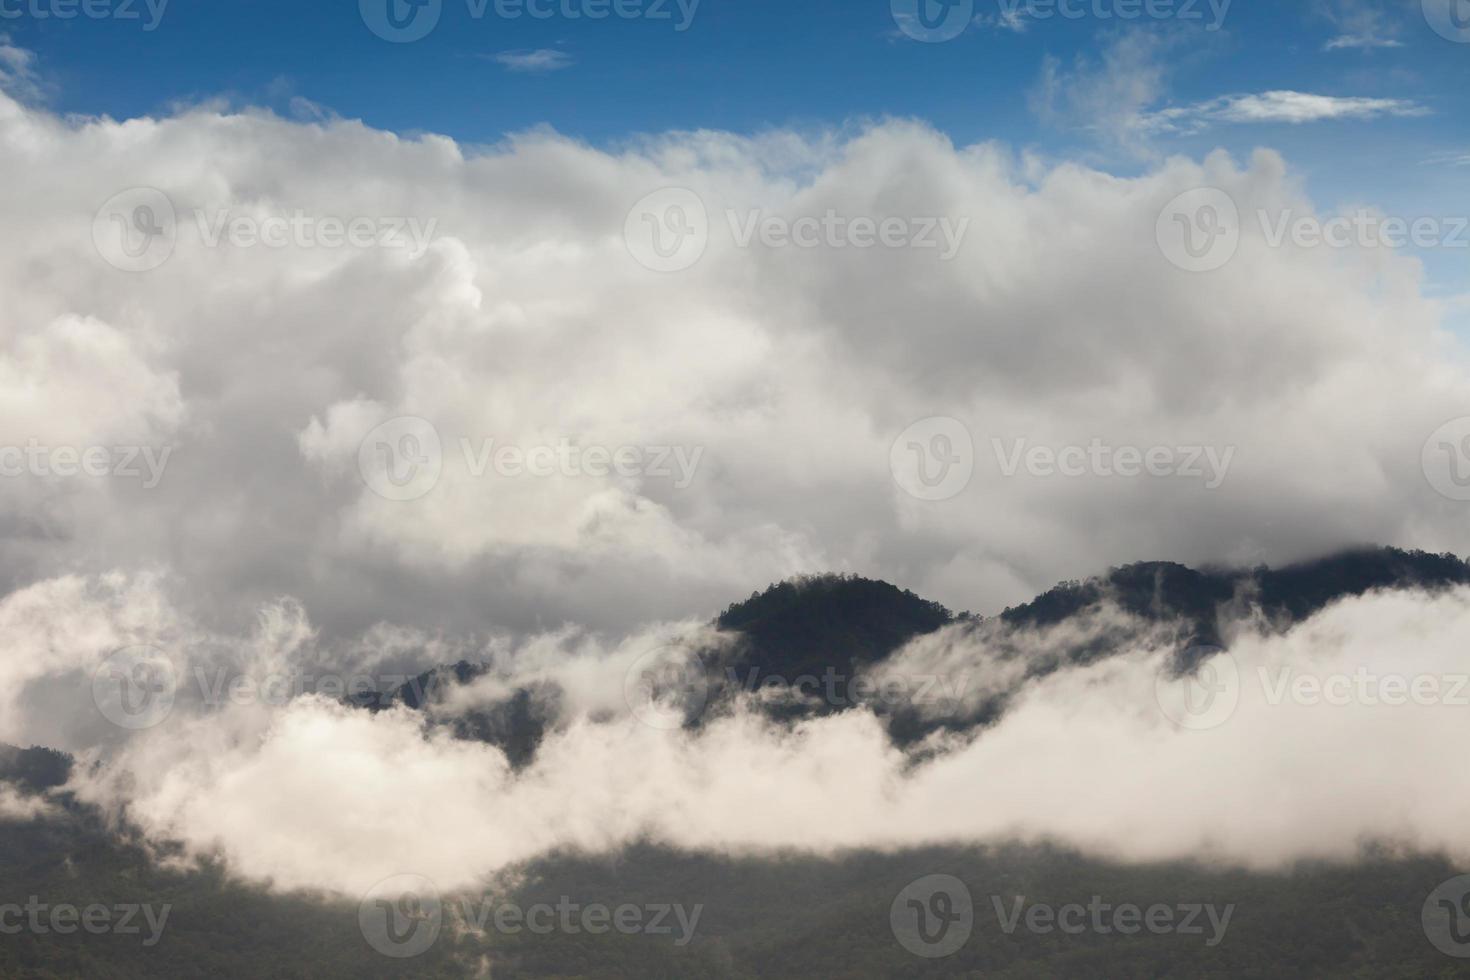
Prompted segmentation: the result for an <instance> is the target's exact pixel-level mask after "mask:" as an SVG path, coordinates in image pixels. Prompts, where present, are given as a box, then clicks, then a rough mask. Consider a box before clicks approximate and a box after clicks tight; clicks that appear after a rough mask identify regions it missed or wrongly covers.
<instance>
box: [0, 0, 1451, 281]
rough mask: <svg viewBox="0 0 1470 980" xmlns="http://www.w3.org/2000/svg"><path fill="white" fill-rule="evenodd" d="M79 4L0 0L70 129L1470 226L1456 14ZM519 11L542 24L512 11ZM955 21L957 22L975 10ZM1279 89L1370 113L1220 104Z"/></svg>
mask: <svg viewBox="0 0 1470 980" xmlns="http://www.w3.org/2000/svg"><path fill="white" fill-rule="evenodd" d="M67 2H71V3H80V2H81V0H3V2H0V13H3V17H0V31H4V32H5V33H7V34H8V35H9V37H10V43H11V44H12V45H13V46H15V47H18V48H23V49H26V50H28V51H31V52H33V53H34V55H35V63H34V70H35V72H36V74H37V76H38V77H39V79H40V80H41V81H42V83H43V84H42V98H43V99H44V101H45V102H46V103H47V104H48V105H49V106H50V107H52V108H54V109H56V110H60V111H65V112H77V113H84V114H97V113H106V114H110V115H113V116H116V117H125V116H135V115H139V114H145V113H156V112H164V111H167V110H168V109H169V107H170V106H171V105H173V104H175V103H177V102H178V101H181V100H182V101H199V100H205V99H214V98H221V97H223V98H226V99H228V100H230V101H231V102H232V103H234V104H237V105H238V104H254V105H268V106H272V107H274V108H276V109H277V110H278V111H281V112H283V113H289V112H293V111H296V112H299V111H301V110H300V106H301V105H303V103H301V102H299V101H298V102H296V103H295V106H296V108H295V109H293V107H292V106H293V102H292V100H293V99H305V100H309V101H310V102H311V103H313V104H315V105H317V106H320V107H323V108H324V109H325V110H327V111H330V112H334V113H337V114H340V115H342V116H346V117H351V118H361V119H362V120H364V121H365V122H367V123H368V124H370V125H372V126H376V127H381V128H386V129H392V130H396V131H399V132H405V133H412V132H419V131H432V132H438V133H444V134H447V135H450V136H453V137H455V138H457V139H460V140H463V141H466V142H469V143H483V142H494V141H496V140H498V139H500V138H501V137H502V136H503V135H505V134H507V133H512V132H516V131H519V130H524V129H526V128H528V127H531V126H537V125H550V126H552V127H554V128H555V129H557V130H559V131H561V132H563V133H566V134H569V135H572V136H576V137H578V138H582V139H585V140H588V141H589V142H592V143H594V144H597V145H608V144H615V143H617V142H618V141H619V140H621V139H623V138H626V137H629V136H633V135H636V134H640V133H648V132H661V131H665V130H670V129H692V128H711V129H722V130H730V131H734V132H741V133H749V132H759V131H761V130H766V129H770V128H773V127H794V128H798V129H815V128H821V127H830V126H836V125H841V124H843V123H848V122H852V121H854V120H861V119H864V118H871V117H880V116H912V117H917V118H920V119H923V120H926V121H928V122H929V123H931V124H933V125H934V126H936V127H938V128H940V129H941V130H943V131H945V132H946V133H948V134H949V135H950V136H951V137H952V138H953V139H954V140H955V141H956V142H957V143H970V142H974V141H978V140H986V139H1000V140H1004V141H1006V142H1007V143H1009V144H1011V145H1013V146H1015V147H1017V148H1024V149H1029V150H1033V151H1035V152H1039V153H1042V154H1044V155H1048V156H1054V157H1062V156H1066V157H1075V158H1080V159H1084V160H1086V161H1087V162H1090V163H1094V164H1096V165H1098V166H1102V167H1106V168H1107V169H1110V170H1113V171H1115V172H1119V173H1128V172H1133V171H1136V170H1138V169H1141V168H1144V167H1146V166H1148V165H1149V164H1150V162H1153V161H1157V160H1158V159H1159V158H1161V157H1162V156H1164V155H1168V154H1171V153H1185V154H1190V155H1194V156H1199V155H1202V154H1204V153H1206V152H1208V151H1209V150H1210V149H1213V148H1215V147H1224V148H1225V149H1227V150H1229V151H1230V152H1232V153H1234V154H1236V155H1237V156H1240V157H1244V156H1246V155H1248V154H1249V153H1250V151H1251V150H1252V149H1253V148H1254V147H1257V146H1270V147H1272V148H1275V149H1279V150H1280V151H1282V152H1283V153H1284V154H1285V155H1286V157H1287V158H1288V160H1289V161H1290V162H1291V164H1292V165H1293V167H1295V168H1296V169H1297V170H1298V171H1299V172H1300V173H1301V174H1302V175H1303V176H1305V177H1306V178H1307V180H1308V186H1309V188H1310V190H1311V192H1312V194H1313V196H1314V198H1315V199H1316V201H1317V203H1318V204H1319V206H1323V207H1328V208H1331V207H1334V206H1336V205H1339V204H1348V203H1358V202H1371V203H1373V204H1376V205H1378V206H1381V207H1383V208H1385V209H1389V210H1391V211H1392V212H1394V213H1402V214H1406V215H1411V216H1413V215H1419V214H1434V215H1442V214H1467V213H1470V195H1467V194H1466V192H1465V189H1464V188H1465V185H1466V178H1467V176H1470V166H1466V165H1464V161H1460V162H1457V161H1459V158H1461V157H1465V158H1470V132H1467V131H1466V130H1467V127H1466V113H1465V111H1464V110H1463V109H1462V108H1461V106H1462V105H1463V97H1464V92H1465V90H1466V86H1465V82H1466V79H1467V71H1466V68H1467V66H1470V44H1464V43H1455V42H1454V41H1451V40H1448V39H1446V38H1445V37H1442V36H1441V35H1440V34H1439V33H1436V32H1435V30H1433V29H1432V27H1431V20H1432V19H1434V18H1435V17H1439V19H1440V20H1441V21H1443V19H1444V17H1445V16H1446V14H1447V13H1448V8H1449V7H1452V6H1453V5H1455V4H1464V6H1465V7H1467V8H1470V3H1465V0H1378V2H1371V0H1310V2H1301V3H1281V2H1276V0H1270V2H1263V0H1235V2H1233V3H1230V4H1228V5H1227V7H1226V8H1225V10H1224V16H1223V20H1221V19H1220V18H1219V17H1218V15H1217V11H1218V10H1219V9H1220V8H1219V4H1221V3H1223V2H1224V0H1215V4H1216V5H1215V7H1214V8H1212V7H1211V5H1210V2H1209V0H1198V3H1195V2H1193V0H1149V2H1150V3H1158V4H1160V6H1159V7H1157V8H1154V9H1157V10H1160V11H1164V12H1168V11H1175V12H1178V11H1179V10H1180V9H1181V8H1182V7H1184V6H1185V5H1187V6H1188V7H1189V8H1190V10H1189V12H1188V14H1180V15H1176V16H1169V17H1159V18H1149V17H1147V16H1138V17H1135V18H1133V19H1126V20H1125V19H1123V15H1124V14H1126V13H1128V12H1129V10H1130V7H1129V2H1130V0H1064V2H1069V3H1071V4H1072V5H1073V6H1071V7H1070V8H1068V9H1069V11H1070V12H1071V13H1074V14H1075V13H1080V14H1081V16H1066V15H1064V14H1063V13H1062V12H1061V11H1059V10H1056V9H1054V6H1053V5H1054V4H1055V3H1057V2H1058V0H1050V3H1048V0H1027V2H1021V3H1019V5H1018V0H973V3H974V10H973V20H972V21H968V22H965V21H960V22H956V21H950V22H949V23H950V24H954V23H960V24H964V23H968V26H967V27H965V28H964V29H963V31H962V32H960V33H959V34H958V36H955V37H953V38H952V39H949V40H946V41H943V42H942V43H925V42H921V41H918V40H914V39H913V38H911V37H909V36H908V35H906V34H905V33H904V32H903V31H902V30H900V22H901V21H902V20H903V18H904V17H905V16H907V14H905V13H904V12H903V5H904V4H905V3H908V4H910V5H912V3H913V0H894V4H895V5H896V6H897V8H898V10H897V12H896V11H895V7H894V6H891V5H890V3H889V2H888V0H806V2H795V0H699V2H698V3H697V5H696V6H694V7H693V9H692V16H691V15H690V13H689V12H688V11H689V10H690V8H689V7H688V4H690V3H692V2H693V0H684V4H685V6H684V7H682V8H681V7H680V6H679V3H678V0H667V4H663V0H620V2H626V3H628V4H630V7H629V8H628V9H636V10H639V11H642V12H643V15H642V16H637V17H617V16H610V17H606V18H604V19H596V20H593V19H589V18H587V17H581V18H571V17H568V16H566V15H565V13H564V12H563V11H564V10H566V9H571V10H577V11H584V12H585V11H586V10H588V9H590V8H589V4H591V5H594V6H595V4H596V3H597V2H598V0H491V3H490V6H489V7H488V8H485V9H484V13H483V15H482V16H475V15H474V14H473V4H475V3H476V2H478V0H424V2H428V3H440V4H442V9H441V10H440V17H439V20H438V22H437V24H436V25H435V26H434V28H433V30H432V31H431V32H429V33H428V35H427V36H426V37H424V38H422V39H421V40H417V41H414V42H411V43H389V42H388V41H386V40H384V39H383V38H381V37H379V36H377V35H376V34H375V33H374V32H373V31H372V30H370V29H369V26H368V24H367V21H368V20H370V19H372V18H373V17H375V16H381V12H382V11H383V10H386V5H387V4H388V3H389V2H392V3H394V4H403V3H405V2H406V0H362V3H361V4H358V3H352V2H342V0H335V2H330V3H302V2H299V0H209V2H197V0H196V2H191V0H172V2H168V3H167V4H166V6H165V7H164V8H163V9H162V12H161V16H157V17H156V20H157V23H156V26H153V29H151V30H149V29H147V27H148V26H149V24H150V22H151V21H153V20H154V19H155V14H154V13H153V12H150V9H149V7H148V5H147V4H148V0H88V2H91V3H95V4H97V5H98V7H97V8H96V9H98V10H103V9H114V10H115V9H117V8H118V5H121V4H128V5H129V6H130V8H131V10H129V13H134V14H135V15H136V17H135V18H133V19H126V18H121V17H107V18H101V17H87V16H76V17H73V18H71V19H59V18H57V17H55V16H48V17H38V16H36V11H37V10H38V9H40V10H42V11H44V12H54V11H55V10H56V9H57V5H58V4H64V3H67ZM159 2H160V0H153V3H154V4H155V5H156V4H158V3H159ZM521 2H531V3H539V4H542V5H544V8H543V9H544V10H546V11H548V12H550V14H551V16H545V17H531V16H521V17H519V18H510V17H507V16H502V15H501V14H499V13H497V6H496V4H497V3H517V4H518V3H521ZM602 2H603V3H604V4H606V5H608V6H611V3H612V0H602ZM924 2H925V3H935V2H936V0H924ZM959 2H960V4H961V6H960V7H958V8H956V9H957V10H958V11H960V12H964V7H963V4H964V3H966V2H970V0H959ZM1132 3H1133V8H1132V9H1135V10H1136V9H1139V8H1142V9H1143V10H1145V11H1146V10H1147V9H1149V8H1147V7H1145V6H1144V2H1143V0H1132ZM651 4H660V5H661V6H662V9H661V10H658V11H654V8H652V7H650V6H649V5H651ZM374 5H376V6H374ZM1426 5H1427V6H1428V7H1430V8H1434V7H1436V5H1438V7H1439V8H1440V10H1439V13H1437V14H1436V13H1435V12H1434V11H1433V10H1431V11H1430V12H1429V13H1426ZM155 9H156V7H155ZM400 9H401V10H402V11H403V13H404V15H405V16H407V15H408V14H410V13H412V12H413V11H412V10H411V9H410V8H406V7H404V8H400ZM426 9H427V8H426ZM512 9H514V8H512ZM933 9H934V10H935V11H936V16H937V14H938V13H942V12H943V8H939V7H936V8H933ZM365 10H366V11H367V13H366V14H365V13H364V11H365ZM1007 10H1011V11H1014V13H1012V14H1007V13H1006V11H1007ZM375 11H377V12H375ZM1466 12H1467V13H1470V10H1467V11H1466ZM418 13H419V14H420V15H422V14H423V13H424V12H423V11H419V12H418ZM654 13H658V14H662V16H654V15H652V14H654ZM1217 20H1221V22H1220V23H1219V25H1218V29H1211V28H1214V27H1215V26H1216V24H1215V22H1216V21H1217ZM420 23H422V22H420ZM681 27H682V28H683V29H680V28H681ZM1465 39H1466V40H1470V32H1467V33H1466V35H1465ZM1049 65H1050V66H1051V67H1050V68H1048V66H1049ZM1048 72H1050V73H1051V76H1052V77H1053V78H1055V79H1056V84H1055V85H1054V87H1053V92H1054V93H1055V95H1054V98H1053V99H1052V100H1051V104H1050V106H1049V107H1048V104H1047V100H1046V98H1045V97H1044V95H1043V93H1044V91H1045V85H1044V81H1043V80H1044V78H1045V77H1046V76H1047V73H1048ZM1268 92H1290V93H1298V94H1301V95H1316V96H1328V97H1331V98H1332V99H1334V100H1357V101H1355V102H1352V103H1348V102H1345V101H1344V102H1336V103H1334V104H1333V108H1332V109H1331V110H1330V111H1325V112H1324V113H1323V114H1322V115H1323V117H1322V118H1318V117H1315V116H1309V117H1308V118H1309V121H1301V122H1289V121H1283V120H1284V118H1286V117H1287V116H1288V115H1289V113H1290V112H1291V111H1292V109H1293V106H1288V105H1284V104H1265V105H1264V107H1263V105H1262V104H1259V103H1257V104H1254V109H1255V111H1254V112H1252V111H1249V110H1251V108H1252V104H1251V103H1246V102H1239V101H1237V102H1230V101H1224V100H1230V99H1238V98H1239V97H1243V96H1251V95H1259V94H1261V93H1268ZM1170 113H1173V114H1174V115H1173V117H1172V118H1170V117H1169V114H1170ZM1166 120H1167V121H1168V125H1164V126H1162V127H1161V126H1160V124H1161V123H1163V122H1165V121H1166ZM1140 126H1142V127H1145V129H1146V133H1143V134H1142V135H1140V130H1139V127H1140ZM1426 261H1427V262H1428V264H1429V267H1430V269H1431V272H1432V273H1433V277H1434V280H1435V286H1434V288H1436V289H1438V290H1440V291H1444V290H1450V291H1456V292H1458V291H1465V290H1470V283H1467V282H1465V281H1464V276H1463V275H1462V273H1463V269H1462V267H1463V265H1464V256H1462V255H1459V254H1455V255H1448V256H1447V255H1443V254H1438V255H1429V256H1426Z"/></svg>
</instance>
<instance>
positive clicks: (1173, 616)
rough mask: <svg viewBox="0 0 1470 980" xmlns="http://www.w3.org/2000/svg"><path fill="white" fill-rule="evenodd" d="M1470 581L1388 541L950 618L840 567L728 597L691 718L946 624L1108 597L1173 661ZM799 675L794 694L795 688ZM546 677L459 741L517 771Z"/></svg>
mask: <svg viewBox="0 0 1470 980" xmlns="http://www.w3.org/2000/svg"><path fill="white" fill-rule="evenodd" d="M1466 584H1470V564H1467V563H1466V562H1465V561H1462V560H1461V559H1459V558H1457V557H1455V556H1454V555H1434V554H1429V553H1426V552H1421V551H1403V550H1399V549H1396V548H1363V549H1357V550H1353V551H1348V552H1343V553H1340V554H1336V555H1332V556H1329V557H1326V558H1321V559H1317V560H1314V561H1309V562H1303V563H1300V564H1295V565H1289V566H1286V567H1283V568H1280V569H1271V568H1266V567H1257V568H1250V569H1230V568H1205V569H1198V570H1197V569H1193V568H1189V567H1187V566H1185V565H1179V564H1174V563H1170V562H1139V563H1135V564H1131V565H1125V566H1121V567H1118V568H1114V569H1111V570H1109V571H1108V572H1106V573H1105V574H1102V575H1099V576H1096V577H1094V578H1091V579H1088V580H1086V581H1073V582H1063V583H1061V584H1059V585H1057V586H1056V587H1055V588H1053V589H1051V590H1049V591H1047V592H1045V593H1043V594H1042V595H1040V596H1037V597H1036V598H1035V599H1033V600H1032V601H1031V602H1028V603H1026V604H1024V605H1020V606H1016V607H1013V608H1010V609H1007V610H1005V611H1004V612H1003V613H1001V614H1000V615H999V616H996V617H992V618H989V619H987V618H984V617H979V616H972V615H969V614H959V615H956V614H955V613H952V612H951V611H950V610H948V609H946V608H945V607H944V606H942V605H940V604H939V603H936V602H932V601H929V600H926V599H923V598H921V597H919V596H917V595H915V594H914V593H912V592H909V591H906V590H904V589H900V588H898V587H897V586H894V585H890V584H888V583H887V582H878V581H873V580H869V579H864V578H860V577H856V576H851V575H823V576H808V577H804V578H799V579H795V580H792V581H787V582H780V583H777V584H773V585H771V586H769V587H768V588H766V589H765V590H764V591H761V592H755V593H752V594H751V596H750V598H748V599H746V600H744V601H742V602H738V603H734V604H732V605H731V606H730V607H729V608H727V609H726V610H725V611H724V612H723V613H721V614H720V615H719V616H718V617H717V618H716V619H715V620H714V621H713V625H714V626H716V627H718V628H719V629H721V630H724V631H726V632H727V633H731V634H734V635H735V636H736V637H737V641H736V643H735V645H734V647H733V648H732V649H731V650H728V651H721V652H719V653H714V652H710V653H709V654H708V655H706V656H704V657H703V658H702V662H703V666H704V670H705V677H704V682H703V693H704V696H703V697H702V698H701V699H700V701H699V705H698V709H699V710H698V713H697V714H694V715H691V717H690V718H689V722H688V724H689V726H690V727H697V726H698V725H700V724H702V723H705V722H707V721H709V720H710V719H713V718H718V717H720V716H722V715H724V714H727V713H728V712H729V711H731V710H733V709H734V706H735V704H736V702H737V700H739V699H741V698H742V696H743V695H751V694H755V693H757V692H758V693H759V694H760V697H759V698H758V699H756V701H755V702H754V707H755V708H756V710H759V711H761V712H763V713H764V714H765V715H766V717H768V718H769V719H771V720H773V721H779V722H784V723H794V722H798V721H801V720H804V719H808V718H813V717H821V716H823V715H828V714H833V713H836V712H840V711H844V710H848V709H850V708H852V707H855V706H857V705H858V704H859V703H860V699H857V698H853V697H850V696H846V695H844V696H841V697H838V698H835V699H834V698H831V697H830V696H828V695H826V690H827V689H825V688H824V689H823V693H822V694H814V693H813V685H812V684H811V683H810V682H811V680H812V679H814V678H815V679H821V678H824V677H828V676H832V677H835V678H837V679H838V681H839V690H840V691H843V692H846V691H848V690H849V688H848V687H847V686H846V685H847V682H850V681H851V680H852V679H853V678H855V677H857V676H859V675H861V674H862V673H863V672H865V671H868V670H871V669H872V668H874V667H876V666H880V665H882V664H883V663H884V662H885V661H886V660H888V658H890V657H891V656H892V655H893V654H894V653H895V652H896V651H898V650H900V649H901V648H902V647H903V646H904V645H905V644H907V643H909V642H910V641H912V640H913V639H915V638H916V637H920V636H924V635H927V634H930V633H933V632H935V631H936V630H939V629H942V628H945V627H958V628H961V629H967V630H972V631H976V632H978V633H981V634H983V637H981V638H980V639H981V640H983V642H985V643H987V644H988V645H1001V644H1004V642H1005V639H1006V633H1007V631H1008V630H1024V629H1046V628H1048V627H1054V626H1057V625H1060V624H1062V623H1065V622H1067V621H1069V620H1078V619H1080V618H1082V617H1085V616H1087V615H1088V614H1089V613H1091V612H1094V611H1096V610H1099V609H1101V608H1102V607H1103V606H1104V605H1107V604H1111V605H1114V606H1116V607H1117V608H1119V609H1122V610H1124V611H1125V612H1127V613H1130V614H1132V615H1133V616H1136V617H1138V618H1139V619H1141V620H1143V621H1145V622H1154V623H1161V624H1163V623H1167V624H1175V623H1177V624H1180V625H1181V627H1182V633H1181V640H1180V644H1179V646H1180V651H1179V652H1180V656H1181V659H1182V663H1181V665H1182V666H1184V667H1188V666H1191V664H1190V660H1191V659H1197V658H1199V657H1202V656H1204V655H1205V654H1206V652H1207V648H1208V647H1211V646H1220V645H1223V644H1224V642H1225V640H1224V638H1223V637H1222V636H1221V635H1220V630H1219V620H1220V617H1221V615H1222V613H1225V612H1233V613H1235V614H1241V613H1243V612H1244V611H1245V610H1247V609H1255V610H1257V611H1259V612H1260V613H1261V614H1262V615H1263V616H1264V617H1265V618H1266V620H1267V621H1268V622H1271V623H1274V624H1277V626H1278V627H1280V628H1283V629H1284V628H1285V627H1286V626H1288V625H1290V624H1291V623H1292V622H1295V621H1297V620H1299V619H1301V618H1304V617H1307V616H1310V615H1311V614H1313V613H1315V612H1318V611H1320V610H1321V609H1323V608H1324V607H1326V606H1327V605H1329V604H1330V603H1332V602H1335V601H1337V600H1340V599H1344V598H1348V597H1351V596H1358V595H1362V594H1364V593H1366V592H1369V591H1372V590H1375V589H1395V588H1419V589H1442V588H1448V587H1451V586H1455V585H1466ZM1130 636H1131V634H1129V633H1127V632H1126V631H1111V632H1110V631H1099V632H1097V633H1095V634H1088V635H1085V636H1083V637H1080V638H1079V637H1067V638H1066V639H1065V640H1060V639H1059V640H1057V641H1055V643H1054V644H1053V645H1052V646H1050V647H1049V648H1047V649H1046V651H1045V654H1044V656H1040V657H1037V658H1036V659H1035V660H1034V661H1033V662H1032V663H1031V664H1030V666H1029V669H1028V671H1027V673H1028V675H1029V676H1037V675H1040V674H1045V673H1047V672H1049V671H1051V670H1055V669H1056V668H1057V667H1058V666H1060V665H1062V664H1064V663H1067V662H1090V661H1093V660H1096V659H1098V658H1101V657H1106V656H1109V655H1111V654H1113V653H1116V652H1117V651H1118V650H1119V649H1121V648H1122V645H1123V644H1125V643H1126V642H1127V641H1128V639H1129V638H1130ZM488 669H489V668H488V667H487V666H486V665H484V664H473V663H467V662H461V663H458V664H454V665H452V666H445V667H440V668H437V669H435V670H432V671H428V672H425V673H424V674H421V675H420V676H418V677H417V678H415V679H413V680H412V681H410V682H408V683H407V684H404V685H402V686H401V687H399V688H397V689H396V690H393V691H389V692H384V693H381V694H374V695H368V696H366V697H362V698H359V699H357V703H358V704H359V705H360V706H362V707H367V708H369V709H371V710H382V709H383V708H385V707H388V706H390V705H393V704H404V705H407V706H408V707H411V708H421V707H423V706H425V705H426V704H429V703H431V702H433V701H434V699H436V698H440V697H443V696H444V694H445V693H446V692H447V689H448V688H450V687H453V686H454V685H459V684H467V683H469V682H471V681H473V680H475V679H477V678H479V677H481V676H483V675H484V674H485V672H486V671H487V670H488ZM803 681H805V682H807V683H806V685H805V688H804V689H802V682H803ZM560 700H561V699H560V691H559V690H558V689H557V688H556V687H555V685H554V684H541V685H539V686H538V687H536V688H535V689H531V688H524V687H523V688H520V689H517V690H515V691H514V692H512V693H511V694H509V695H508V696H507V697H505V698H504V699H502V700H500V701H496V702H493V703H490V704H487V705H484V706H482V707H479V708H477V709H476V710H474V711H470V712H467V713H465V714H463V715H462V716H460V717H457V718H456V719H454V720H453V721H451V722H449V723H448V725H449V726H450V728H451V729H452V730H453V731H454V733H455V734H456V735H457V736H459V737H461V738H473V739H478V740H482V741H485V742H489V743H491V744H493V745H496V746H499V747H500V748H501V749H503V750H504V751H505V752H506V754H507V755H508V756H509V758H510V760H511V762H512V764H513V765H515V766H517V767H521V766H524V765H526V764H528V763H529V762H530V761H531V760H532V759H533V758H534V757H535V752H536V748H537V746H539V745H540V743H541V741H542V740H543V739H544V738H545V737H546V735H547V733H548V732H550V731H552V730H554V728H555V726H556V719H557V716H558V713H559V711H558V708H559V704H560ZM1006 702H1007V696H1006V695H1005V694H1004V693H1001V694H997V695H995V696H993V697H991V698H989V699H987V700H984V701H982V702H980V703H978V704H974V705H969V706H967V707H965V708H964V709H963V710H960V709H959V708H958V707H957V708H956V713H955V714H953V715H952V716H949V717H943V716H936V715H935V714H934V713H932V712H920V711H917V710H915V709H914V708H913V707H912V706H909V705H906V704H904V703H893V702H890V701H880V700H876V699H875V700H868V701H861V703H862V704H863V705H864V706H866V707H868V708H871V709H872V710H873V711H874V712H875V713H876V714H877V715H879V717H881V718H882V719H883V720H884V722H885V724H886V725H887V727H888V731H889V734H890V736H891V737H892V739H893V740H894V742H895V744H898V745H900V746H906V745H910V744H912V743H914V742H917V741H919V740H921V739H923V738H925V737H927V736H928V735H930V734H931V733H933V732H935V731H938V730H948V731H959V732H964V731H968V730H970V729H972V728H975V727H977V726H983V725H986V724H989V723H991V722H992V721H994V720H995V719H996V718H997V717H998V716H999V715H1000V714H1001V713H1003V711H1004V710H1005V706H1006Z"/></svg>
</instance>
